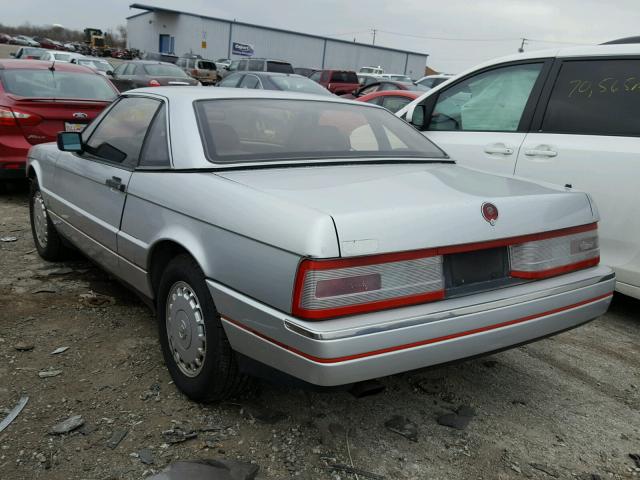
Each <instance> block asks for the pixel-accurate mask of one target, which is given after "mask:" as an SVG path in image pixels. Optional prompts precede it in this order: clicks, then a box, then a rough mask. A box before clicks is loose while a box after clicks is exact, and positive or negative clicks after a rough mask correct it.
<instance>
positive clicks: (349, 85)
mask: <svg viewBox="0 0 640 480" xmlns="http://www.w3.org/2000/svg"><path fill="white" fill-rule="evenodd" d="M309 78H310V79H311V80H313V81H315V82H318V83H319V84H320V85H322V86H323V87H325V88H326V89H327V90H329V91H330V92H331V93H335V94H336V95H343V94H345V93H351V92H353V91H354V90H355V89H356V88H358V87H359V86H360V83H358V75H356V72H352V71H350V70H318V71H317V72H314V73H313V74H312V75H311V76H310V77H309Z"/></svg>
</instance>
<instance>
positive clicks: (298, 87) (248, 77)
mask: <svg viewBox="0 0 640 480" xmlns="http://www.w3.org/2000/svg"><path fill="white" fill-rule="evenodd" d="M218 86H219V87H228V88H256V89H264V90H282V91H286V92H298V93H313V94H316V95H331V92H329V91H328V90H327V89H326V88H323V87H322V86H321V85H318V84H317V83H316V82H314V81H313V80H310V79H308V78H307V77H303V76H302V75H295V74H290V73H274V72H236V73H232V74H231V75H228V76H227V77H225V78H224V79H223V80H222V81H221V82H219V83H218Z"/></svg>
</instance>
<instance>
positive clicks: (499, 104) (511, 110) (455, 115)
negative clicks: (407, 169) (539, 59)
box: [428, 63, 542, 132]
mask: <svg viewBox="0 0 640 480" xmlns="http://www.w3.org/2000/svg"><path fill="white" fill-rule="evenodd" d="M541 70H542V63H533V64H523V65H511V66H506V67H501V68H496V69H494V70H489V71H487V72H483V73H480V74H478V75H474V76H472V77H470V78H467V79H466V80H463V81H461V82H459V83H457V84H455V85H453V86H452V87H451V88H448V89H446V90H444V91H443V92H442V93H441V94H440V96H439V98H438V101H437V102H436V105H435V107H434V109H433V113H432V115H431V120H430V122H429V125H428V130H447V131H452V130H454V131H455V130H461V131H487V132H515V131H517V130H518V126H519V124H520V119H521V118H522V114H523V113H524V109H525V107H526V105H527V101H528V100H529V96H530V95H531V90H533V86H534V85H535V83H536V80H537V79H538V76H539V75H540V71H541Z"/></svg>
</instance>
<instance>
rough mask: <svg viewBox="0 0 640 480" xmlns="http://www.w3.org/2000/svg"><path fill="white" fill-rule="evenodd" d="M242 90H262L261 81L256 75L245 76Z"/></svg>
mask: <svg viewBox="0 0 640 480" xmlns="http://www.w3.org/2000/svg"><path fill="white" fill-rule="evenodd" d="M238 87H240V88H260V80H259V79H258V77H256V76H255V75H245V76H244V78H243V79H242V81H241V82H240V85H238Z"/></svg>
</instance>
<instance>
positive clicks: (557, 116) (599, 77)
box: [542, 59, 640, 136]
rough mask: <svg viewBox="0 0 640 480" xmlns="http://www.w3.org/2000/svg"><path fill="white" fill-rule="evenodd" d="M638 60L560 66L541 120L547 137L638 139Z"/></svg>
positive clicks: (639, 75) (639, 93)
mask: <svg viewBox="0 0 640 480" xmlns="http://www.w3.org/2000/svg"><path fill="white" fill-rule="evenodd" d="M639 110H640V60H637V59H629V60H598V59H593V60H567V61H565V62H563V64H562V66H561V68H560V72H559V74H558V77H557V79H556V82H555V84H554V86H553V90H552V93H551V97H550V99H549V103H548V106H547V109H546V112H545V114H544V118H543V120H542V131H543V132H547V133H570V134H571V133H576V134H589V135H611V136H640V118H639V117H638V111H639Z"/></svg>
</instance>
